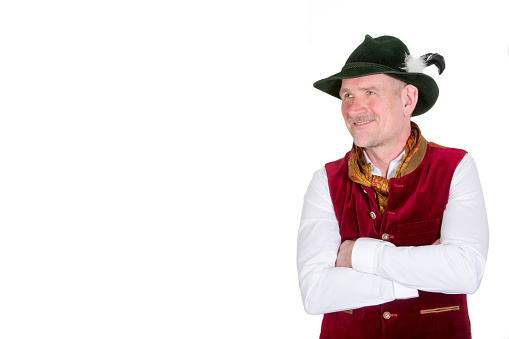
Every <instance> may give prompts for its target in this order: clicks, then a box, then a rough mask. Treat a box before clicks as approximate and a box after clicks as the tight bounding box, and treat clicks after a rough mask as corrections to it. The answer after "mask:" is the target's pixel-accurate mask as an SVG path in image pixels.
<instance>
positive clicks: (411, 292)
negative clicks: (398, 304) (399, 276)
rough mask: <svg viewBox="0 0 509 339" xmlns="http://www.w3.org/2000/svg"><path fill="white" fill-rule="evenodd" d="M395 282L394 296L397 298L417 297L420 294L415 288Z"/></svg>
mask: <svg viewBox="0 0 509 339" xmlns="http://www.w3.org/2000/svg"><path fill="white" fill-rule="evenodd" d="M393 284H394V298H396V299H410V298H417V297H418V296H419V292H418V291H417V290H416V289H415V288H410V287H406V286H403V285H400V284H398V283H397V282H393Z"/></svg>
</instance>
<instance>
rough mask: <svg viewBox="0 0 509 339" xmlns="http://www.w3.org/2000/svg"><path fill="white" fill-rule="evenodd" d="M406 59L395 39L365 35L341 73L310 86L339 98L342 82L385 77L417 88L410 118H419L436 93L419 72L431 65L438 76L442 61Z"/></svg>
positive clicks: (402, 46) (435, 58) (403, 48)
mask: <svg viewBox="0 0 509 339" xmlns="http://www.w3.org/2000/svg"><path fill="white" fill-rule="evenodd" d="M409 56H410V52H409V50H408V48H407V47H406V45H405V44H404V43H403V42H402V41H401V40H399V39H398V38H395V37H392V36H381V37H378V38H374V39H373V38H372V37H371V36H369V35H366V38H365V39H364V41H363V42H362V44H360V45H359V47H357V48H356V49H355V50H354V51H353V53H352V54H351V55H350V57H349V58H348V60H347V61H346V63H345V66H344V67H343V69H342V70H341V72H339V73H336V74H334V75H332V76H330V77H328V78H325V79H322V80H318V81H317V82H315V83H314V84H313V86H314V87H316V88H318V89H319V90H321V91H324V92H325V93H328V94H330V95H332V96H334V97H336V98H338V99H341V98H339V90H340V89H341V82H342V79H349V78H358V77H363V76H366V75H373V74H387V75H389V76H391V77H393V78H396V79H399V80H401V81H404V82H406V83H407V84H412V85H414V86H415V87H417V88H418V90H419V98H418V100H417V105H416V106H415V109H414V111H413V113H412V116H417V115H421V114H423V113H426V112H427V111H428V110H429V109H431V107H433V105H434V104H435V102H436V101H437V99H438V92H439V91H438V86H437V84H436V82H435V80H433V78H432V77H430V76H428V75H426V74H424V73H422V70H423V69H424V67H426V66H429V65H431V64H435V65H436V66H437V67H438V68H439V73H440V74H441V73H442V71H443V69H444V68H445V61H444V60H443V57H442V56H440V55H439V54H431V53H428V54H425V55H423V56H421V57H420V58H413V57H409ZM416 65H417V66H416ZM421 65H422V67H421Z"/></svg>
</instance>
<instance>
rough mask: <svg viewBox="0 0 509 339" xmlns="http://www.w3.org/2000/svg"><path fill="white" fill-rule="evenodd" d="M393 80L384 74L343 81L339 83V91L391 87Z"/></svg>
mask: <svg viewBox="0 0 509 339" xmlns="http://www.w3.org/2000/svg"><path fill="white" fill-rule="evenodd" d="M395 80H396V79H394V78H392V77H390V76H388V75H386V74H374V75H367V76H363V77H359V78H350V79H343V80H342V81H341V90H342V91H344V90H345V89H350V90H353V89H356V88H372V87H381V88H386V87H388V86H393V84H394V81H395Z"/></svg>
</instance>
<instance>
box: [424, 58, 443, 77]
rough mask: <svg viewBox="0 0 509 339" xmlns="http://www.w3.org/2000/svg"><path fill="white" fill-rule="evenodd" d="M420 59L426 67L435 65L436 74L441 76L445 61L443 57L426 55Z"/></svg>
mask: <svg viewBox="0 0 509 339" xmlns="http://www.w3.org/2000/svg"><path fill="white" fill-rule="evenodd" d="M421 59H422V60H424V62H425V63H426V66H431V65H435V66H437V68H438V74H442V72H443V71H444V69H445V60H444V57H443V56H441V55H440V54H438V53H428V54H424V55H422V56H421Z"/></svg>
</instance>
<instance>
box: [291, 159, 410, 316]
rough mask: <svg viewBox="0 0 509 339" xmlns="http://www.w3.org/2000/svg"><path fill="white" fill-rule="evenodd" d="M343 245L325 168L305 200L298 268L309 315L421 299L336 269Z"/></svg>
mask: <svg viewBox="0 0 509 339" xmlns="http://www.w3.org/2000/svg"><path fill="white" fill-rule="evenodd" d="M340 243H341V236H340V234H339V225H338V221H337V219H336V215H335V213H334V207H333V205H332V201H331V198H330V193H329V185H328V181H327V173H326V171H325V168H322V169H320V170H319V171H317V172H315V174H314V175H313V179H312V180H311V183H310V184H309V187H308V190H307V192H306V195H305V197H304V205H303V210H302V217H301V224H300V228H299V234H298V241H297V268H298V273H299V284H300V288H301V294H302V300H303V304H304V308H305V310H306V312H308V313H310V314H323V313H330V312H337V311H343V310H351V309H355V308H360V307H364V306H370V305H379V304H382V303H385V302H389V301H392V300H394V299H406V298H413V297H417V296H418V292H417V290H415V289H412V288H408V287H405V286H403V285H401V284H398V283H394V282H393V281H392V280H390V279H387V278H384V277H380V276H377V275H375V274H374V273H364V272H359V271H358V270H354V269H351V268H344V267H335V262H336V257H337V253H338V249H339V245H340Z"/></svg>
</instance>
